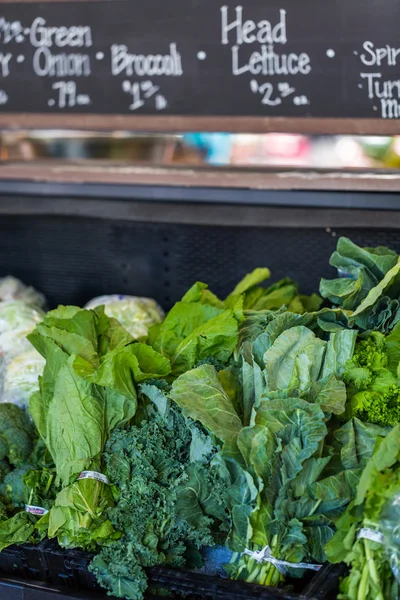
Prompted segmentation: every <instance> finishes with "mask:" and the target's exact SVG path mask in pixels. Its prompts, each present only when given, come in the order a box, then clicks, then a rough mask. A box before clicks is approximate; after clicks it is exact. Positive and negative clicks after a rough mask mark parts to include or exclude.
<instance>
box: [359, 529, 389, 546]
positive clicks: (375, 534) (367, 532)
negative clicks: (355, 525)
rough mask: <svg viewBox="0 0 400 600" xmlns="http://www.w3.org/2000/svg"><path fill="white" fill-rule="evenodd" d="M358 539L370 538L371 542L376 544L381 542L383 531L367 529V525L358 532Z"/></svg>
mask: <svg viewBox="0 0 400 600" xmlns="http://www.w3.org/2000/svg"><path fill="white" fill-rule="evenodd" d="M357 538H358V539H363V540H370V541H371V542H376V543H377V544H383V540H384V537H383V533H380V531H375V530H374V529H369V528H368V527H363V529H360V531H359V532H358V536H357Z"/></svg>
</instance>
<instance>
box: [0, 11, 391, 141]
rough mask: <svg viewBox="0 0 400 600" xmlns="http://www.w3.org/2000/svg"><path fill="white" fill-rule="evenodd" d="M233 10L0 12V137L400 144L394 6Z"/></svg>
mask: <svg viewBox="0 0 400 600" xmlns="http://www.w3.org/2000/svg"><path fill="white" fill-rule="evenodd" d="M239 2H240V0H219V1H218V0H144V1H143V0H141V1H139V0H69V1H65V2H63V1H55V2H51V1H46V2H31V1H29V0H25V1H24V2H14V1H12V2H8V1H6V2H4V1H0V125H1V126H4V125H11V126H14V125H17V124H21V123H25V124H28V125H34V124H39V125H46V123H47V124H51V125H52V126H54V125H55V124H56V123H58V124H59V126H60V127H61V126H79V125H80V126H92V125H93V124H95V123H96V124H97V125H100V126H101V127H104V128H107V127H114V126H115V125H116V123H117V122H118V123H120V124H126V125H127V126H128V127H130V128H132V127H133V128H140V127H142V126H143V124H144V123H145V124H146V126H147V125H148V124H149V123H152V125H151V127H152V128H158V124H162V127H163V128H170V127H175V126H178V127H180V125H182V128H184V129H188V128H189V129H190V128H195V126H196V125H198V124H201V122H203V123H204V124H207V120H208V123H212V125H209V126H208V127H206V128H213V129H218V128H220V129H238V128H239V129H240V128H242V129H243V128H246V123H247V124H250V123H252V126H251V128H252V129H255V130H260V131H261V130H265V129H266V128H271V127H272V128H274V129H282V128H285V127H286V128H288V129H293V128H294V127H293V123H295V121H293V120H298V122H299V123H300V122H301V123H302V124H303V125H302V127H303V128H305V129H306V128H307V127H308V126H309V125H310V126H311V129H313V125H312V124H313V123H315V122H316V121H317V122H318V123H319V124H321V123H322V121H321V120H327V121H326V122H329V123H330V125H329V127H328V129H329V128H330V129H332V128H333V129H335V128H336V129H337V130H339V129H342V130H348V129H349V128H350V130H351V129H352V130H354V128H355V127H356V128H357V130H359V131H376V132H379V131H388V130H389V129H390V130H391V131H392V132H393V133H394V132H396V131H400V127H399V125H398V123H399V124H400V36H399V30H400V2H399V0H246V2H243V4H240V3H239ZM149 117H151V119H150V118H149ZM246 119H247V121H246ZM288 119H289V121H287V120H288ZM355 119H357V122H356V121H354V120H355ZM117 120H118V121H117ZM237 123H241V125H240V126H237ZM285 123H286V125H283V124H285ZM287 123H290V125H287ZM354 123H358V124H360V123H361V124H362V125H354ZM338 124H339V125H338ZM190 125H191V126H190Z"/></svg>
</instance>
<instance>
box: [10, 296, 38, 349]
mask: <svg viewBox="0 0 400 600" xmlns="http://www.w3.org/2000/svg"><path fill="white" fill-rule="evenodd" d="M43 315H44V313H43V312H42V311H41V310H40V309H39V308H34V307H33V306H30V305H27V304H25V302H23V301H21V300H14V301H9V302H0V352H1V353H3V354H5V355H7V358H9V357H12V356H16V355H17V354H21V353H23V352H28V351H29V350H31V349H32V346H31V344H30V343H29V342H28V340H27V339H26V336H27V335H28V334H29V333H31V332H32V331H33V330H34V329H35V327H36V325H37V324H38V323H39V322H40V321H41V319H42V318H43Z"/></svg>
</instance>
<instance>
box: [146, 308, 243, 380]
mask: <svg viewBox="0 0 400 600" xmlns="http://www.w3.org/2000/svg"><path fill="white" fill-rule="evenodd" d="M237 340H238V323H237V320H236V318H235V315H234V312H233V311H232V310H231V309H220V308H216V307H214V306H211V305H209V304H202V303H201V302H177V304H175V306H174V307H173V308H172V309H171V311H170V312H169V313H168V315H167V317H166V318H165V320H164V321H163V323H162V324H161V325H156V326H155V327H153V328H152V329H150V332H149V338H148V343H149V344H150V345H151V346H152V347H153V348H154V349H155V350H156V351H157V352H159V353H160V354H163V355H164V356H167V357H168V358H169V359H170V361H171V368H172V373H173V374H174V375H179V374H181V373H184V372H185V371H187V370H189V369H191V368H193V367H194V365H195V364H196V363H197V362H198V361H200V360H202V359H206V358H209V357H212V358H215V359H217V360H219V361H221V362H223V363H225V362H227V361H228V360H229V358H230V357H231V355H232V353H233V351H234V349H235V347H236V344H237Z"/></svg>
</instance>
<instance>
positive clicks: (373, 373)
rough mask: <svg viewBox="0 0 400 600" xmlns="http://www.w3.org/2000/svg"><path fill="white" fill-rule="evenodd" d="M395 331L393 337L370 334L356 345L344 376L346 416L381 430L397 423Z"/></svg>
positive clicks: (398, 395)
mask: <svg viewBox="0 0 400 600" xmlns="http://www.w3.org/2000/svg"><path fill="white" fill-rule="evenodd" d="M397 329H398V326H396V328H395V330H394V331H393V334H391V336H393V337H391V336H388V337H385V336H384V335H383V334H381V333H379V332H372V333H371V334H369V335H368V336H367V337H366V338H364V339H360V340H359V341H358V342H357V345H356V349H355V352H354V355H353V358H352V360H351V361H349V363H348V364H347V367H346V370H345V373H344V380H345V382H346V384H347V393H348V398H349V403H348V407H347V414H348V415H350V416H358V417H359V418H360V419H362V420H363V421H366V422H370V423H377V424H379V425H384V426H385V425H395V424H396V423H399V422H400V387H399V385H398V373H397V367H398V352H399V347H400V343H399V342H397V341H396V343H394V342H393V341H392V340H394V336H397ZM391 342H392V343H391Z"/></svg>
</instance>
